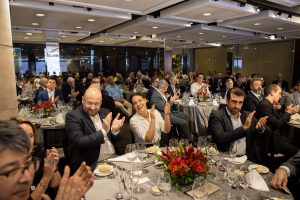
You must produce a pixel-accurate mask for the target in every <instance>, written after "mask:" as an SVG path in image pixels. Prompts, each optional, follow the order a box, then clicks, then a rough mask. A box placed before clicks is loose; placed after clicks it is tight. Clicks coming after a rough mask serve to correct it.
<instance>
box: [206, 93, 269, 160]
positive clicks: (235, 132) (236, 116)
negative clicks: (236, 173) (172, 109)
mask: <svg viewBox="0 0 300 200" xmlns="http://www.w3.org/2000/svg"><path fill="white" fill-rule="evenodd" d="M226 98H227V105H226V107H225V108H222V109H220V110H218V111H213V112H212V113H211V115H210V117H209V122H208V132H209V134H211V135H212V139H213V142H215V143H216V144H217V147H218V149H219V150H220V151H223V152H226V151H229V147H230V145H232V146H233V147H234V149H235V150H234V151H235V153H236V155H237V156H242V155H245V154H247V156H248V159H249V160H252V161H256V162H262V158H261V156H260V152H255V149H256V148H255V147H254V144H255V135H256V132H260V133H263V132H264V131H265V125H266V122H267V117H262V118H260V119H259V120H258V121H257V120H256V119H255V118H254V117H253V115H254V113H255V112H252V113H248V112H244V111H242V110H241V108H242V106H243V103H244V99H245V92H244V91H243V90H242V89H240V88H232V89H230V90H229V91H228V92H227V97H226Z"/></svg>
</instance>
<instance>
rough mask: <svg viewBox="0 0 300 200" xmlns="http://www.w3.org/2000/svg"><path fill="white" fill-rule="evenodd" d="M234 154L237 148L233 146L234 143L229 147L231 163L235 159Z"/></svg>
mask: <svg viewBox="0 0 300 200" xmlns="http://www.w3.org/2000/svg"><path fill="white" fill-rule="evenodd" d="M236 153H237V146H236V145H235V143H234V142H232V143H231V144H230V147H229V154H230V157H231V159H232V160H233V161H234V158H235V157H236Z"/></svg>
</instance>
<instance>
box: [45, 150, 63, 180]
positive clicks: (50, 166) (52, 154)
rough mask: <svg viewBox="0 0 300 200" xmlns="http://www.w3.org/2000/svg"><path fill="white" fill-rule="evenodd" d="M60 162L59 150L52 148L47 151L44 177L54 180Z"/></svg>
mask: <svg viewBox="0 0 300 200" xmlns="http://www.w3.org/2000/svg"><path fill="white" fill-rule="evenodd" d="M58 161H59V156H58V152H57V149H56V148H54V147H52V149H47V153H46V158H45V159H44V168H43V173H44V176H46V177H47V178H49V180H50V179H51V178H52V176H53V174H54V172H55V170H56V167H57V163H58Z"/></svg>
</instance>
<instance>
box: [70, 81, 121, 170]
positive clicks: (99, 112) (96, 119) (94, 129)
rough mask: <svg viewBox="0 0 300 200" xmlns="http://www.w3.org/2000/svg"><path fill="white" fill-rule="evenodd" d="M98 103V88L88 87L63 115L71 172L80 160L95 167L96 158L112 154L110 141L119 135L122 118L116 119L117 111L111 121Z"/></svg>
mask: <svg viewBox="0 0 300 200" xmlns="http://www.w3.org/2000/svg"><path fill="white" fill-rule="evenodd" d="M101 103H102V96H101V92H100V91H99V89H97V88H95V87H90V88H88V89H87V90H86V92H85V94H84V96H83V98H82V105H81V106H80V107H78V108H76V109H75V110H73V111H71V112H69V113H68V114H67V116H66V126H65V129H66V136H67V141H68V144H69V151H70V164H71V169H72V172H74V170H75V169H77V168H78V166H79V165H80V163H81V162H83V161H85V162H86V163H87V165H89V166H91V168H92V169H95V167H96V165H97V162H98V160H103V159H107V158H109V157H111V156H113V155H114V154H115V149H114V145H113V144H114V141H116V140H117V139H118V137H119V129H120V128H121V127H122V126H123V123H124V120H125V118H124V117H123V118H122V119H119V114H118V115H117V117H116V118H115V119H114V120H113V121H112V113H111V112H109V111H108V110H107V109H104V108H100V107H101ZM111 121H112V124H111ZM100 149H101V151H100Z"/></svg>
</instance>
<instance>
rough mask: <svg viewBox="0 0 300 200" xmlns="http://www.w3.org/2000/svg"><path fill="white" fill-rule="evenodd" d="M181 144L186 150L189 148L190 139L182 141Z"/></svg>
mask: <svg viewBox="0 0 300 200" xmlns="http://www.w3.org/2000/svg"><path fill="white" fill-rule="evenodd" d="M180 142H181V143H182V145H183V147H185V148H186V149H187V148H189V140H188V139H181V140H180Z"/></svg>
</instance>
